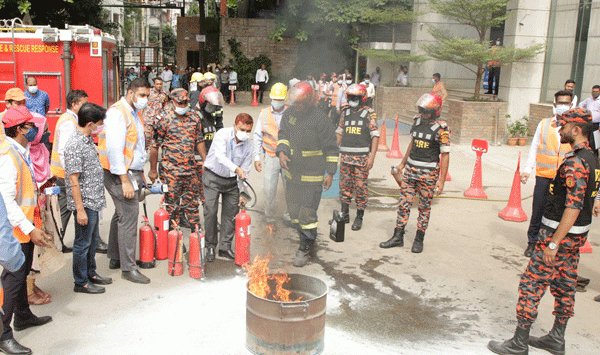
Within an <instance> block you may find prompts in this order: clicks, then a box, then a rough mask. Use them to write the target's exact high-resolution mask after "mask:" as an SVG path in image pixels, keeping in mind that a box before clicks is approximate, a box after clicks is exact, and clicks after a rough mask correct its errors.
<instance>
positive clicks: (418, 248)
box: [410, 229, 425, 254]
mask: <svg viewBox="0 0 600 355" xmlns="http://www.w3.org/2000/svg"><path fill="white" fill-rule="evenodd" d="M423 239H425V232H423V231H420V230H418V229H417V234H416V235H415V240H414V241H413V245H412V248H411V249H410V251H411V252H413V253H417V254H418V253H421V252H422V251H423Z"/></svg>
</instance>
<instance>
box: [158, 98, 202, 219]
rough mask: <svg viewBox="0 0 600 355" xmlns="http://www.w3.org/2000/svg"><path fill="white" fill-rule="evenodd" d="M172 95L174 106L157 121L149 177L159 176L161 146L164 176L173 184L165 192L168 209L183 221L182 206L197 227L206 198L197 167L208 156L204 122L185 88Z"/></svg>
mask: <svg viewBox="0 0 600 355" xmlns="http://www.w3.org/2000/svg"><path fill="white" fill-rule="evenodd" d="M170 97H171V100H172V104H173V106H172V107H173V109H169V110H165V111H163V113H162V114H161V115H160V116H159V117H158V118H157V120H156V123H155V125H154V140H153V143H152V148H151V150H150V172H149V173H148V177H149V178H150V180H151V181H152V182H154V181H155V180H156V179H157V178H158V170H157V163H158V151H159V149H160V150H161V153H162V159H161V161H160V167H159V168H160V169H159V170H160V177H161V179H162V180H163V182H164V183H166V184H167V185H168V186H169V191H168V192H167V193H166V194H165V203H166V204H167V206H166V207H167V212H169V215H170V216H171V219H172V220H173V221H175V222H176V223H177V224H178V225H179V224H180V219H179V216H177V215H175V214H174V211H175V206H180V208H181V215H184V216H185V217H187V220H189V223H190V224H191V226H190V227H194V226H196V225H200V211H199V204H200V201H204V193H203V190H202V182H201V181H202V180H200V179H201V176H200V174H198V169H197V167H198V166H199V165H200V164H201V163H200V162H201V161H204V160H205V159H206V147H205V145H204V137H203V133H202V123H201V119H200V116H199V115H198V112H196V111H194V110H191V109H190V106H189V99H188V93H187V91H186V90H185V89H175V90H173V91H171V95H170ZM180 199H181V201H180Z"/></svg>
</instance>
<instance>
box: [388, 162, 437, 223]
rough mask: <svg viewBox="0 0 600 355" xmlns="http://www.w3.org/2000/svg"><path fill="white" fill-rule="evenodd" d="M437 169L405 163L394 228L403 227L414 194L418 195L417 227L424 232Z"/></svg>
mask: <svg viewBox="0 0 600 355" xmlns="http://www.w3.org/2000/svg"><path fill="white" fill-rule="evenodd" d="M438 176H439V169H433V170H427V169H419V168H414V167H411V166H409V165H407V166H406V167H405V168H404V172H403V173H402V183H401V184H400V205H399V206H398V218H397V219H396V228H400V229H404V227H405V226H406V224H407V223H408V217H410V207H411V205H412V203H413V200H414V197H415V195H417V194H418V195H419V218H418V219H417V229H418V230H420V231H422V232H425V231H426V230H427V226H428V225H429V216H430V215H431V200H432V199H433V193H434V190H435V184H436V183H437V181H438Z"/></svg>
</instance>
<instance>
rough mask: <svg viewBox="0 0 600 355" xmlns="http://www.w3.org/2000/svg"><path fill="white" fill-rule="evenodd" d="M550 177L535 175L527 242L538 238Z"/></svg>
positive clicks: (532, 241) (533, 241)
mask: <svg viewBox="0 0 600 355" xmlns="http://www.w3.org/2000/svg"><path fill="white" fill-rule="evenodd" d="M551 182H552V179H549V178H545V177H541V176H536V177H535V187H534V189H533V206H532V208H531V221H530V222H529V229H528V230H527V242H528V243H536V242H537V240H538V233H539V231H540V225H541V224H542V217H543V216H544V208H545V206H546V193H547V192H548V187H549V186H550V183H551Z"/></svg>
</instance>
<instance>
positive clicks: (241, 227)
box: [235, 206, 252, 266]
mask: <svg viewBox="0 0 600 355" xmlns="http://www.w3.org/2000/svg"><path fill="white" fill-rule="evenodd" d="M251 223H252V219H251V218H250V215H249V214H248V213H246V208H244V207H243V206H242V207H241V208H240V212H239V213H238V214H237V215H236V216H235V264H236V265H237V266H242V265H244V264H246V263H248V262H249V261H250V224H251Z"/></svg>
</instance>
